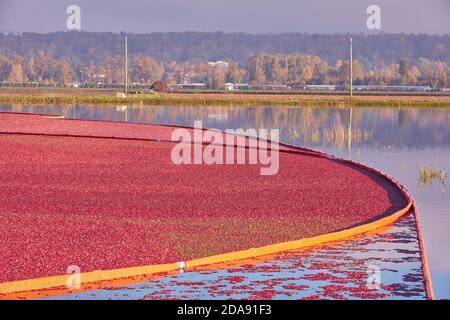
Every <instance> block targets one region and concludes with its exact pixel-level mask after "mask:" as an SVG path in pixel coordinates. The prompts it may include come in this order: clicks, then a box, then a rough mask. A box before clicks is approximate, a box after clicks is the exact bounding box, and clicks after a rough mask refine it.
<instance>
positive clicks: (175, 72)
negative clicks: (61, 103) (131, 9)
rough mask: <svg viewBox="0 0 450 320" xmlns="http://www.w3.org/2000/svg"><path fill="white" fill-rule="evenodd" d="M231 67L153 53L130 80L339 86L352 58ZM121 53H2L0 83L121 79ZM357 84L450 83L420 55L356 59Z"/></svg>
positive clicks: (133, 65) (262, 60)
mask: <svg viewBox="0 0 450 320" xmlns="http://www.w3.org/2000/svg"><path fill="white" fill-rule="evenodd" d="M226 62H227V63H228V66H227V67H223V66H220V67H210V66H208V64H207V63H205V62H202V63H192V62H185V63H177V62H171V63H161V62H158V61H157V60H156V59H155V58H153V57H150V56H143V55H136V56H132V57H131V58H130V61H129V77H130V81H131V82H135V83H141V84H151V83H153V82H154V81H157V80H163V81H167V82H168V83H206V84H208V85H209V87H211V88H213V89H218V88H223V87H224V86H225V83H227V82H231V83H254V84H296V85H306V84H337V85H343V84H345V83H346V82H347V81H348V78H349V65H348V61H344V60H338V61H337V63H336V64H334V65H330V64H328V63H327V62H326V61H324V60H322V59H321V58H320V57H319V56H317V55H307V54H290V55H286V56H281V55H269V54H259V55H255V56H253V57H251V58H250V59H249V61H248V63H247V65H246V66H244V67H242V66H240V65H239V64H238V63H236V62H234V61H232V60H226ZM124 65H125V61H124V58H123V57H120V56H116V57H107V58H105V59H104V60H102V61H101V62H100V63H98V64H94V63H92V62H91V63H87V64H84V63H72V62H71V61H70V60H68V59H66V58H60V59H54V58H52V57H51V56H49V55H48V54H46V53H44V52H39V53H38V54H36V55H33V56H29V57H23V56H20V55H14V56H11V57H5V56H3V55H0V81H2V82H15V83H20V82H41V83H53V82H55V83H123V79H124ZM353 77H354V83H355V84H356V85H429V86H432V87H434V88H444V87H449V86H450V70H449V67H448V66H447V63H445V62H443V61H436V60H430V59H427V58H419V59H418V61H417V62H416V63H411V62H410V61H409V60H407V59H402V60H400V61H399V63H393V64H389V65H387V66H384V67H382V68H379V69H376V70H373V69H370V70H369V69H367V68H365V66H364V64H363V63H362V62H360V61H358V60H354V61H353Z"/></svg>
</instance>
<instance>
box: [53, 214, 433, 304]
mask: <svg viewBox="0 0 450 320" xmlns="http://www.w3.org/2000/svg"><path fill="white" fill-rule="evenodd" d="M415 235H416V230H415V223H414V217H413V215H412V214H409V215H408V216H405V217H403V218H402V219H400V220H399V221H398V222H397V223H395V225H394V227H393V228H392V229H390V230H386V231H382V232H380V233H378V234H375V235H371V236H367V237H361V238H359V239H354V240H352V241H346V242H344V243H338V244H336V245H334V246H333V245H332V244H328V245H326V246H321V247H315V248H312V249H309V250H306V251H303V252H300V251H299V252H292V253H289V254H278V255H273V256H269V257H267V258H265V259H264V260H263V261H262V262H257V263H256V264H253V265H250V264H246V263H244V264H242V265H238V264H236V265H232V264H231V263H230V264H229V265H225V266H221V268H220V269H218V270H197V271H187V272H185V273H182V274H181V275H180V274H177V275H168V276H164V277H162V278H161V279H157V280H151V281H148V282H143V283H142V282H141V283H137V284H132V285H128V286H126V287H116V288H114V287H113V288H107V289H102V290H93V291H87V292H83V293H79V294H71V295H67V296H63V297H60V298H62V299H313V298H314V299H316V298H325V299H373V298H377V299H424V297H425V292H424V287H423V283H422V281H421V280H422V274H421V268H420V254H419V251H418V242H417V238H416V236H415ZM371 268H372V269H371ZM370 270H379V272H380V273H379V275H380V279H381V285H380V287H379V288H374V289H368V288H367V279H368V275H369V274H370V272H371V271H370ZM375 272H376V271H375ZM56 299H59V298H56Z"/></svg>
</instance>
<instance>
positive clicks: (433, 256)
mask: <svg viewBox="0 0 450 320" xmlns="http://www.w3.org/2000/svg"><path fill="white" fill-rule="evenodd" d="M0 111H12V112H31V113H45V114H57V115H64V116H65V117H67V118H79V119H97V120H112V121H128V122H139V123H158V124H176V125H186V126H193V122H194V120H203V124H204V127H208V128H216V129H222V130H224V129H232V128H244V129H245V128H279V129H280V136H281V141H282V142H286V143H289V144H294V145H299V146H307V147H311V148H314V149H319V150H322V151H325V152H328V153H332V154H335V155H338V156H341V157H345V158H348V157H349V158H351V159H353V160H357V161H360V162H363V163H365V164H368V165H370V166H373V167H376V168H379V169H381V170H382V171H384V172H386V173H388V174H390V175H392V176H394V177H396V178H397V180H399V181H400V182H401V183H402V184H404V185H405V186H406V187H407V189H408V190H409V191H410V193H411V194H412V195H413V197H414V199H415V200H416V202H417V205H418V208H419V214H420V219H421V223H422V226H423V232H424V237H425V242H426V246H427V250H428V255H429V260H430V266H431V273H432V277H433V285H434V289H435V293H436V296H437V298H450V232H449V230H450V198H449V196H448V195H447V192H448V188H447V186H446V185H445V181H437V180H435V181H431V182H430V181H421V180H420V174H419V166H420V165H426V166H433V167H438V168H441V169H443V170H446V171H447V172H449V171H450V109H432V108H427V109H425V108H423V109H421V108H357V109H353V110H350V109H335V108H311V107H308V108H291V107H290V108H288V107H249V108H243V107H189V106H186V107H179V106H176V107H167V106H165V107H163V106H142V105H140V106H118V107H116V106H113V107H99V106H95V107H92V106H89V107H86V106H76V107H61V106H20V105H3V106H0ZM350 128H351V129H350ZM349 129H350V130H349ZM349 132H351V134H349ZM350 137H351V138H350Z"/></svg>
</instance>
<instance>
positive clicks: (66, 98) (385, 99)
mask: <svg viewBox="0 0 450 320" xmlns="http://www.w3.org/2000/svg"><path fill="white" fill-rule="evenodd" d="M0 103H1V104H26V105H30V104H38V105H55V104H56V105H124V104H145V105H189V106H230V105H233V106H293V107H296V106H301V107H303V106H304V107H307V106H316V107H450V95H427V94H414V93H410V94H407V95H406V94H397V95H392V94H391V95H383V94H382V93H379V94H365V93H356V95H354V96H353V99H352V100H350V97H349V96H348V95H345V94H344V93H322V92H320V93H319V92H316V93H303V92H302V93H298V92H296V93H283V92H275V93H269V92H261V93H256V92H249V93H243V92H239V93H236V92H235V93H229V92H195V91H192V92H170V93H143V94H129V95H128V96H127V97H125V98H121V97H118V96H117V95H116V92H115V91H108V90H92V89H87V90H85V89H78V90H63V89H49V90H29V89H0Z"/></svg>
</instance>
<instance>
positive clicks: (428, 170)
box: [419, 164, 447, 187]
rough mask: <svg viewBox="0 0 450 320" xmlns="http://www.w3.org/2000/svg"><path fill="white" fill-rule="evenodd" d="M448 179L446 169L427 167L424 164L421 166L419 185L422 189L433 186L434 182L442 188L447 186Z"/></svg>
mask: <svg viewBox="0 0 450 320" xmlns="http://www.w3.org/2000/svg"><path fill="white" fill-rule="evenodd" d="M446 179H447V171H445V169H441V168H439V165H438V164H436V166H434V167H433V166H425V165H424V164H420V165H419V184H420V186H421V187H425V186H429V185H432V184H433V181H437V182H439V183H440V184H441V185H442V186H445V181H446Z"/></svg>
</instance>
